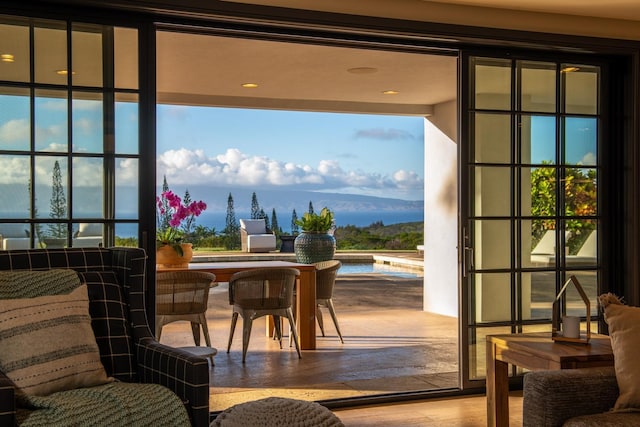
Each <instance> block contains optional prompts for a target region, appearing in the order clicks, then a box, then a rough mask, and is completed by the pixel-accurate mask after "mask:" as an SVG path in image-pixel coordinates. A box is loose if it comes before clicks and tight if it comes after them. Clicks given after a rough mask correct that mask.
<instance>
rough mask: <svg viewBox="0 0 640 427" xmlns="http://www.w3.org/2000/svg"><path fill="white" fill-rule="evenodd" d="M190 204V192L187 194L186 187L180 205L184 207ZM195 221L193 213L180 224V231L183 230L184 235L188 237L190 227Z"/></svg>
mask: <svg viewBox="0 0 640 427" xmlns="http://www.w3.org/2000/svg"><path fill="white" fill-rule="evenodd" d="M189 204H191V194H189V189H186V190H185V192H184V198H183V199H182V205H183V206H184V207H185V208H186V207H188V206H189ZM195 223H196V217H195V215H191V216H189V217H187V218H186V219H185V220H184V224H182V231H184V235H185V237H187V238H188V237H189V235H190V234H191V228H192V227H193V226H194V225H195Z"/></svg>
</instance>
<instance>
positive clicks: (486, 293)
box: [473, 273, 511, 323]
mask: <svg viewBox="0 0 640 427" xmlns="http://www.w3.org/2000/svg"><path fill="white" fill-rule="evenodd" d="M473 278H474V285H475V297H476V305H475V314H476V315H475V321H476V323H486V322H500V321H509V320H511V275H510V274H509V273H482V274H474V275H473Z"/></svg>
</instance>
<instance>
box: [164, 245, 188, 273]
mask: <svg viewBox="0 0 640 427" xmlns="http://www.w3.org/2000/svg"><path fill="white" fill-rule="evenodd" d="M180 247H181V248H182V252H183V254H182V256H180V255H178V253H177V252H176V250H175V249H173V248H172V247H171V246H169V245H163V246H160V247H159V248H158V249H157V250H156V265H158V266H161V267H164V268H181V267H188V266H189V262H190V261H191V258H193V248H192V247H191V243H182V244H181V245H180Z"/></svg>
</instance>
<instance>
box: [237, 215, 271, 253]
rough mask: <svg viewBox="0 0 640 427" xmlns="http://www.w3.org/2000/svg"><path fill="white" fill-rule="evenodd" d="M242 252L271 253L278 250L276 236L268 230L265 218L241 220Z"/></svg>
mask: <svg viewBox="0 0 640 427" xmlns="http://www.w3.org/2000/svg"><path fill="white" fill-rule="evenodd" d="M240 242H241V243H240V244H241V247H242V252H269V251H273V250H275V249H276V235H275V234H273V232H271V230H269V229H268V228H267V225H266V221H265V220H264V218H261V219H241V220H240Z"/></svg>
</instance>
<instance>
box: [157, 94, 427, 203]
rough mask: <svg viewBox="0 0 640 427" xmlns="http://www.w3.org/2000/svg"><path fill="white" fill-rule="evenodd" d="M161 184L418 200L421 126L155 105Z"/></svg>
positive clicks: (401, 119) (417, 121)
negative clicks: (164, 180)
mask: <svg viewBox="0 0 640 427" xmlns="http://www.w3.org/2000/svg"><path fill="white" fill-rule="evenodd" d="M157 113H158V118H157V120H158V126H157V159H158V160H157V166H158V170H157V176H158V184H161V183H162V177H163V176H164V175H166V176H167V181H168V182H169V183H170V185H171V186H172V185H182V184H188V185H191V186H193V185H194V184H198V183H202V184H208V185H214V186H215V185H218V186H231V185H233V186H246V187H250V188H252V189H255V190H256V191H257V190H259V189H269V188H278V189H287V188H291V189H295V190H314V191H324V192H334V193H355V194H361V195H370V196H379V197H391V198H398V199H404V200H422V199H423V197H424V191H423V188H424V118H421V117H405V116H383V115H362V114H342V113H340V114H339V113H317V112H314V113H312V112H293V111H277V110H252V109H236V108H213V107H193V106H190V107H185V106H170V105H159V106H158V109H157Z"/></svg>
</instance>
